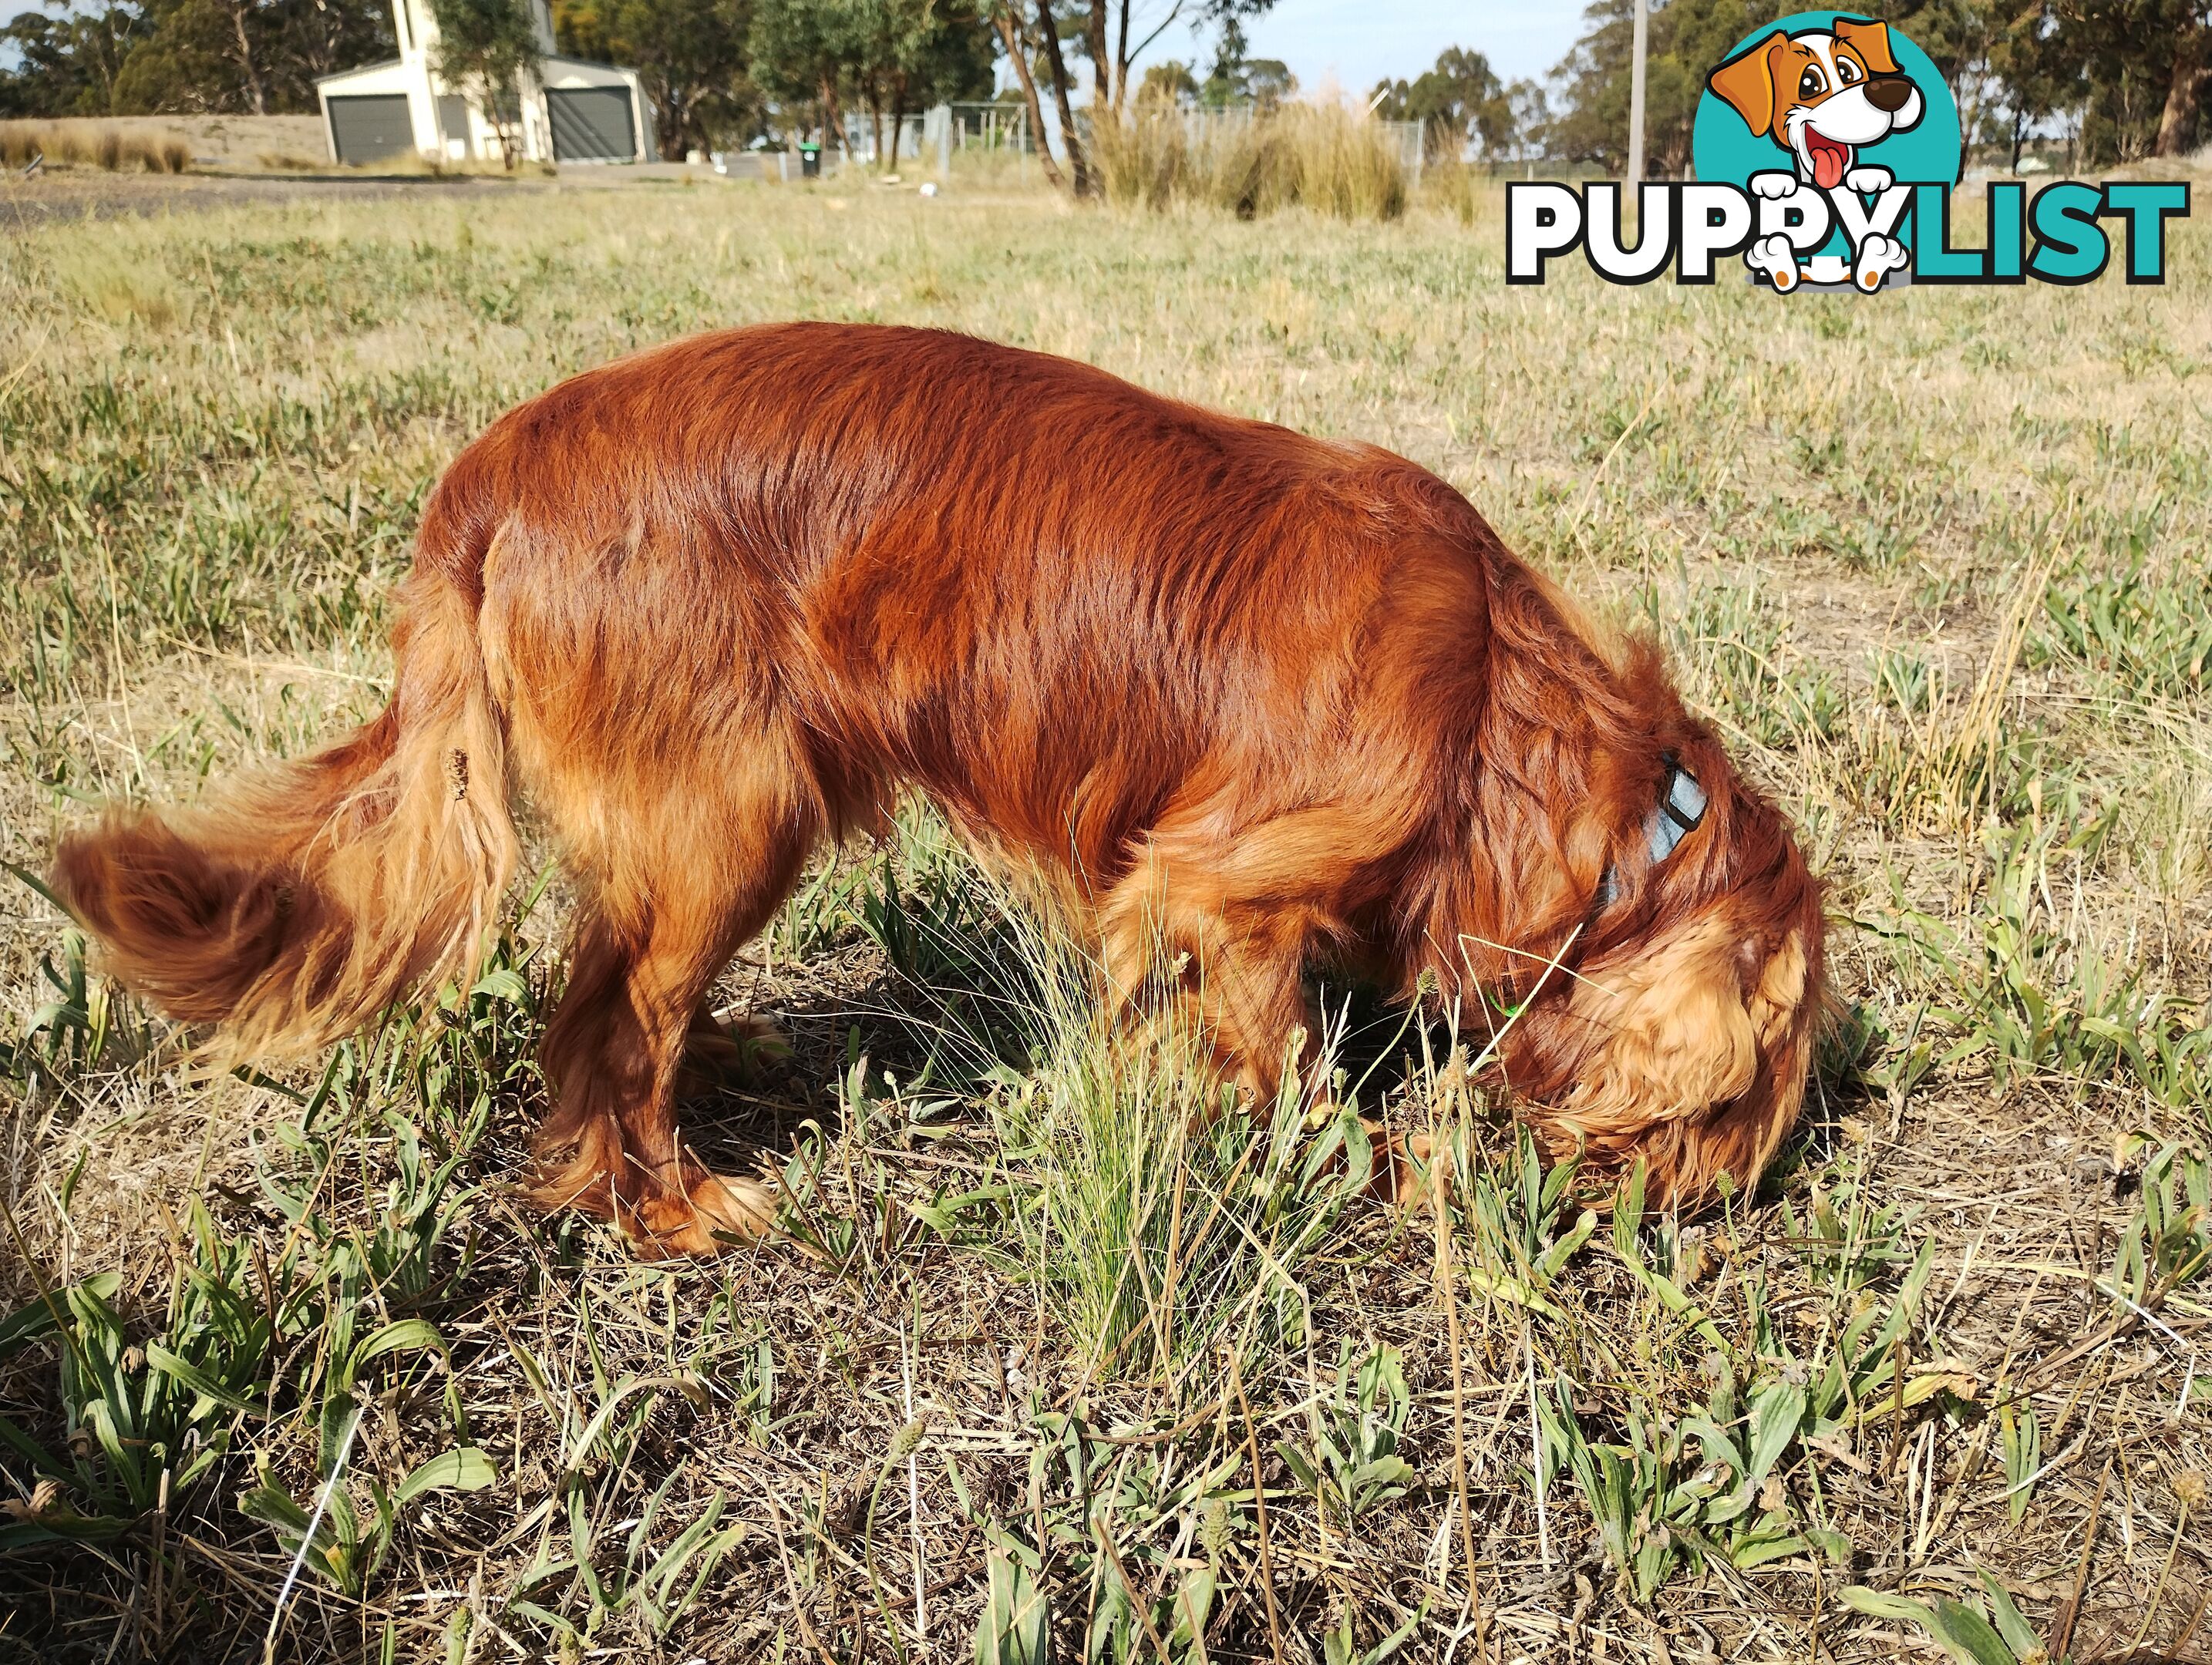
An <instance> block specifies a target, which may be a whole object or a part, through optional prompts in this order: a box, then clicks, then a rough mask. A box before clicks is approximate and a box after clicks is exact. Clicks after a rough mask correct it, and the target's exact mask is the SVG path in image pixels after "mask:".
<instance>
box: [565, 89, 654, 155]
mask: <svg viewBox="0 0 2212 1665" xmlns="http://www.w3.org/2000/svg"><path fill="white" fill-rule="evenodd" d="M545 113H546V114H547V115H548V116H550V117H551V118H552V120H553V159H554V161H564V162H626V161H636V159H637V130H636V129H635V127H633V126H632V125H630V118H629V114H630V112H629V88H627V87H565V88H547V89H546V92H545Z"/></svg>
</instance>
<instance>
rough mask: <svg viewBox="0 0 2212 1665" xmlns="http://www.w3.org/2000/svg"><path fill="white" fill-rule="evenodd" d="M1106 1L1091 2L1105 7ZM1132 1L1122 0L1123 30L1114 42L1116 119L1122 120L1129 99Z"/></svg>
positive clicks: (1092, 0) (1095, 0)
mask: <svg viewBox="0 0 2212 1665" xmlns="http://www.w3.org/2000/svg"><path fill="white" fill-rule="evenodd" d="M1091 3H1092V4H1094V5H1103V3H1105V0H1091ZM1130 3H1131V0H1121V33H1120V34H1119V35H1118V36H1117V37H1116V38H1115V42H1114V119H1115V120H1116V121H1119V120H1120V119H1121V106H1122V105H1124V104H1125V103H1127V101H1128V97H1129V6H1130Z"/></svg>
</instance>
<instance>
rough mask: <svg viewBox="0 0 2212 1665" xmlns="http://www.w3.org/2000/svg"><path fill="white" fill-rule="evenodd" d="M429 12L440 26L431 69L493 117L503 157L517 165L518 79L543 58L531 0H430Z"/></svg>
mask: <svg viewBox="0 0 2212 1665" xmlns="http://www.w3.org/2000/svg"><path fill="white" fill-rule="evenodd" d="M430 15H431V17H432V18H433V19H434V20H435V21H436V23H437V25H438V39H437V44H436V45H435V46H433V47H432V49H431V52H430V65H431V68H433V69H435V70H436V71H437V72H438V76H439V78H440V79H441V80H442V81H443V82H445V83H446V84H447V86H449V87H452V88H454V89H455V90H457V91H459V93H461V94H463V95H464V96H465V98H467V100H469V102H470V103H471V104H472V105H474V106H476V107H477V109H478V110H480V111H482V112H483V113H484V115H485V116H486V117H487V118H489V121H490V122H491V125H492V127H493V129H494V130H495V131H496V132H497V133H498V134H499V149H500V155H501V160H502V161H505V162H506V163H507V166H508V167H513V166H514V163H515V157H516V155H517V152H518V149H519V143H520V137H521V124H522V110H521V106H520V99H519V98H518V97H517V94H516V82H517V81H518V80H519V79H520V77H521V76H524V75H526V74H533V73H535V72H536V70H537V68H538V62H539V60H540V59H541V58H543V57H544V51H543V49H542V48H541V47H540V46H539V44H538V26H537V24H536V22H535V21H534V20H532V17H531V15H530V7H529V0H430Z"/></svg>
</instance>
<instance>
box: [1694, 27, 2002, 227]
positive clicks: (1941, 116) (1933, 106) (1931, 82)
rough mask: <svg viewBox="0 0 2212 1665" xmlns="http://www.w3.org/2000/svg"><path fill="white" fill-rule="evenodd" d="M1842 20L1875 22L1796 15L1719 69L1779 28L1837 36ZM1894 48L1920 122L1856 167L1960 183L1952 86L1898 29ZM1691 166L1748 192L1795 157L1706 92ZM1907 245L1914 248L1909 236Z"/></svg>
mask: <svg viewBox="0 0 2212 1665" xmlns="http://www.w3.org/2000/svg"><path fill="white" fill-rule="evenodd" d="M1838 17H1848V18H1850V19H1851V20H1852V21H1854V22H1866V21H1870V20H1869V19H1868V18H1867V17H1866V16H1865V15H1864V14H1863V13H1860V12H1854V11H1801V12H1793V13H1791V14H1790V15H1789V16H1787V17H1784V18H1778V19H1777V20H1776V21H1773V22H1771V23H1768V24H1765V25H1764V26H1762V27H1759V28H1756V29H1753V31H1752V32H1751V33H1749V34H1747V35H1746V36H1744V38H1743V39H1741V40H1739V41H1737V42H1736V43H1735V46H1731V47H1729V50H1728V54H1727V57H1725V58H1723V59H1722V60H1721V63H1723V64H1725V63H1727V62H1729V59H1732V58H1736V57H1737V56H1739V55H1740V54H1741V53H1742V52H1744V51H1746V50H1747V48H1749V47H1751V46H1756V45H1757V44H1758V43H1759V42H1760V41H1762V40H1764V39H1766V38H1767V37H1768V36H1769V35H1771V34H1773V33H1775V32H1776V31H1777V30H1779V31H1780V32H1781V33H1784V34H1803V33H1807V32H1808V31H1811V30H1816V29H1817V30H1822V31H1831V32H1832V30H1833V29H1834V28H1835V26H1836V20H1837V19H1838ZM1871 21H1880V20H1878V19H1877V20H1871ZM1889 50H1890V55H1891V56H1892V57H1893V58H1895V59H1896V60H1897V67H1898V69H1899V70H1900V71H1901V72H1902V73H1904V74H1905V75H1907V76H1911V80H1912V84H1913V85H1914V86H1915V87H1917V88H1919V89H1920V97H1921V100H1922V103H1923V109H1922V111H1921V116H1920V120H1919V122H1918V123H1917V125H1914V126H1912V127H1910V128H1908V129H1906V130H1905V131H1904V132H1901V133H1892V134H1891V135H1890V136H1889V137H1887V138H1885V139H1883V140H1881V141H1880V142H1879V143H1875V144H1869V145H1868V146H1866V147H1865V148H1863V149H1861V150H1860V151H1859V153H1858V160H1859V161H1860V162H1862V163H1865V164H1869V165H1871V166H1874V167H1886V168H1887V169H1888V170H1889V171H1890V173H1892V174H1893V175H1894V176H1895V178H1896V180H1897V182H1898V183H1899V185H1956V184H1958V182H1959V166H1960V161H1961V158H1962V155H1963V150H1962V147H1961V146H1960V143H1959V105H1958V100H1955V99H1954V98H1953V97H1952V96H1951V88H1950V87H1949V85H1948V83H1947V82H1945V81H1944V79H1943V76H1942V71H1941V70H1937V69H1936V64H1935V61H1934V60H1933V59H1932V58H1929V56H1928V54H1927V53H1926V52H1922V51H1921V50H1920V48H1919V47H1918V46H1916V45H1915V44H1914V43H1913V42H1912V41H1911V40H1910V39H1907V38H1906V37H1905V35H1903V34H1901V33H1899V32H1898V30H1897V28H1896V27H1895V26H1892V27H1891V28H1890V31H1889ZM1719 67H1720V64H1709V65H1707V66H1706V70H1705V73H1706V74H1707V75H1708V76H1710V75H1711V73H1712V72H1713V70H1717V69H1718V68H1719ZM1690 164H1691V166H1692V167H1693V168H1694V169H1695V170H1696V172H1697V175H1698V178H1699V179H1705V180H1711V181H1714V182H1716V183H1718V184H1722V185H1741V186H1745V187H1747V188H1748V186H1749V185H1750V183H1751V176H1752V175H1753V174H1754V173H1795V172H1796V167H1797V159H1796V156H1795V155H1793V154H1792V153H1791V152H1790V150H1789V149H1786V148H1785V147H1784V146H1782V145H1779V144H1777V143H1775V142H1774V141H1773V139H1771V138H1770V137H1759V138H1754V137H1752V131H1751V129H1750V127H1749V126H1748V125H1747V124H1746V123H1745V121H1744V118H1742V117H1741V116H1740V115H1738V114H1737V113H1736V112H1735V110H1734V109H1733V108H1731V107H1730V106H1729V102H1728V100H1726V99H1723V98H1722V97H1721V96H1720V95H1719V94H1717V93H1715V92H1714V91H1713V89H1712V88H1711V87H1710V86H1708V87H1707V88H1705V96H1704V97H1702V98H1700V99H1699V100H1698V118H1697V122H1696V124H1695V125H1693V126H1692V128H1691V130H1690ZM1907 223H1908V225H1909V223H1910V222H1909V220H1908V222H1907ZM1902 240H1903V241H1905V243H1906V244H1907V245H1908V246H1910V244H1911V235H1910V233H1909V232H1908V233H1907V234H1906V235H1905V237H1904V238H1903V239H1902ZM1841 246H1842V234H1841V233H1838V234H1837V236H1836V238H1835V239H1833V240H1831V242H1830V243H1829V244H1828V247H1829V248H1830V249H1836V248H1840V247H1841Z"/></svg>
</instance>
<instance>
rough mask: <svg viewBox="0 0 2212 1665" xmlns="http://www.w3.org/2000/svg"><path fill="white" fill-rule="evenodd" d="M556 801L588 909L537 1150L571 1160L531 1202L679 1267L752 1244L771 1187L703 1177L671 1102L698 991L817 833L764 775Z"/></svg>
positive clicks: (787, 784)
mask: <svg viewBox="0 0 2212 1665" xmlns="http://www.w3.org/2000/svg"><path fill="white" fill-rule="evenodd" d="M626 784H628V783H626ZM557 797H558V801H557V802H556V806H555V818H556V821H559V822H562V823H563V825H562V830H563V831H564V833H566V834H567V835H568V845H569V860H570V864H571V866H574V869H575V870H576V872H577V877H578V878H579V880H580V883H581V885H582V888H583V890H584V891H585V902H584V907H583V910H582V913H581V916H580V924H579V926H578V928H577V932H576V937H575V943H574V949H573V951H572V953H571V957H570V961H569V970H568V989H567V991H566V993H565V994H563V995H562V999H561V1001H560V1004H559V1005H558V1006H556V1009H555V1011H554V1013H553V1017H552V1019H551V1021H550V1023H549V1024H547V1026H546V1032H545V1043H544V1066H545V1073H546V1076H547V1079H548V1080H549V1082H550V1084H551V1086H552V1089H553V1102H554V1109H553V1113H552V1114H551V1115H550V1116H549V1117H548V1118H547V1120H546V1122H545V1125H544V1127H543V1128H542V1129H541V1130H540V1132H539V1134H538V1141H537V1142H538V1152H539V1155H540V1156H541V1158H547V1159H549V1161H550V1159H552V1158H556V1157H558V1156H559V1155H560V1154H561V1153H562V1152H566V1153H567V1155H566V1160H565V1161H560V1162H557V1163H553V1164H552V1165H550V1167H549V1170H548V1171H546V1172H545V1173H544V1175H543V1176H542V1178H541V1179H540V1181H539V1182H538V1184H537V1186H536V1188H535V1190H536V1194H537V1197H538V1200H539V1201H540V1202H542V1203H544V1205H546V1206H549V1207H561V1206H574V1207H580V1208H584V1209H587V1210H589V1211H591V1212H596V1213H600V1214H605V1215H607V1216H610V1217H611V1218H613V1219H614V1220H615V1221H616V1222H617V1224H619V1225H620V1226H621V1227H622V1228H623V1231H627V1232H629V1233H630V1234H631V1235H632V1236H634V1237H638V1238H639V1239H641V1241H642V1242H646V1243H652V1244H654V1245H656V1246H658V1247H659V1248H662V1249H667V1250H671V1251H673V1252H678V1253H684V1254H694V1255H703V1254H711V1253H713V1252H714V1249H716V1248H717V1247H718V1246H719V1243H720V1239H721V1238H722V1237H728V1236H737V1237H756V1236H758V1235H759V1234H760V1233H761V1232H763V1231H765V1230H766V1229H767V1227H768V1224H769V1220H770V1219H771V1218H772V1216H773V1213H774V1205H773V1199H772V1196H771V1194H770V1192H769V1188H768V1187H767V1186H766V1185H765V1184H764V1183H763V1182H760V1181H757V1180H742V1179H726V1178H723V1177H720V1176H716V1175H714V1174H712V1173H709V1172H708V1170H707V1169H706V1167H705V1166H704V1165H703V1164H702V1163H700V1162H699V1161H698V1160H697V1158H696V1157H693V1156H692V1155H690V1153H689V1152H686V1151H685V1150H684V1146H683V1143H682V1139H681V1138H680V1136H679V1133H678V1128H677V1125H676V1111H675V1101H676V1090H677V1084H678V1073H679V1072H680V1070H681V1069H682V1067H683V1064H684V1053H685V1048H686V1043H687V1042H688V1041H689V1040H690V1037H691V1036H692V1032H693V1024H694V1022H695V1019H696V1016H697V1014H698V1012H699V1011H700V1009H701V1001H702V999H703V997H704V996H705V994H706V992H707V989H708V986H709V985H710V984H711V983H712V982H713V981H714V977H715V975H716V974H717V973H719V972H720V969H721V968H722V966H723V965H724V964H725V963H726V962H727V961H728V959H729V957H730V956H731V955H732V953H733V952H735V951H736V950H737V948H738V945H740V944H742V943H743V942H744V940H745V939H746V938H748V937H750V935H751V934H752V933H754V932H755V931H757V930H758V929H759V928H760V927H761V926H762V924H763V923H764V922H765V921H766V920H767V918H768V916H769V914H770V913H771V912H772V911H773V910H774V909H775V907H776V905H777V904H778V903H779V902H781V900H782V898H783V896H784V893H785V891H787V890H788V889H789V888H790V886H791V884H792V881H793V879H794V878H796V877H797V876H798V872H799V866H800V864H801V862H802V861H804V860H805V855H806V852H807V849H808V848H809V846H810V845H811V842H812V840H813V836H814V832H815V817H814V815H813V812H812V811H811V807H810V806H809V803H808V800H807V799H806V798H805V795H804V794H803V793H800V792H799V791H797V790H795V789H794V786H793V783H792V782H791V781H789V780H788V778H787V775H786V774H785V772H784V771H783V770H782V769H780V768H779V767H777V766H776V765H775V763H771V762H769V761H767V760H765V759H763V761H762V762H761V763H757V764H756V765H755V766H754V767H753V768H751V769H746V768H744V767H738V768H736V769H719V770H717V771H715V772H714V773H711V774H710V773H707V772H705V771H701V772H699V773H696V774H691V775H689V776H688V778H686V779H685V781H684V783H683V790H681V791H668V790H665V789H664V790H663V791H662V793H660V794H659V796H658V797H651V798H648V797H647V796H645V795H644V794H643V793H634V792H629V791H624V792H622V793H617V794H612V795H610V796H606V797H601V795H600V794H599V793H592V794H591V795H590V796H589V797H588V798H586V796H585V795H583V794H580V793H576V792H575V791H574V789H573V785H572V787H571V790H569V791H568V792H564V793H560V794H558V795H557Z"/></svg>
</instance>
